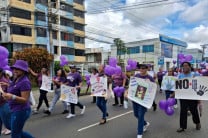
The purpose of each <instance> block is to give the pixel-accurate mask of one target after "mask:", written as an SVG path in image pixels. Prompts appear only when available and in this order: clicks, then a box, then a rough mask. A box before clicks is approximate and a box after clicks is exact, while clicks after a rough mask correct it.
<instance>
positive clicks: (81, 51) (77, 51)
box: [75, 49, 85, 56]
mask: <svg viewBox="0 0 208 138" xmlns="http://www.w3.org/2000/svg"><path fill="white" fill-rule="evenodd" d="M84 55H85V50H80V49H75V56H84Z"/></svg>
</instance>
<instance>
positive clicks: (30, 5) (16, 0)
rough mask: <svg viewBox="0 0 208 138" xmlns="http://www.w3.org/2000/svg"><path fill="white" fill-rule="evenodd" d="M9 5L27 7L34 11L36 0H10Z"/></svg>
mask: <svg viewBox="0 0 208 138" xmlns="http://www.w3.org/2000/svg"><path fill="white" fill-rule="evenodd" d="M9 7H16V8H20V9H26V10H28V11H34V1H33V0H31V3H27V2H22V1H20V0H10V3H9Z"/></svg>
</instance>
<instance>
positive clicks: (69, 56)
mask: <svg viewBox="0 0 208 138" xmlns="http://www.w3.org/2000/svg"><path fill="white" fill-rule="evenodd" d="M64 56H66V57H67V59H68V61H74V59H75V56H74V55H64Z"/></svg>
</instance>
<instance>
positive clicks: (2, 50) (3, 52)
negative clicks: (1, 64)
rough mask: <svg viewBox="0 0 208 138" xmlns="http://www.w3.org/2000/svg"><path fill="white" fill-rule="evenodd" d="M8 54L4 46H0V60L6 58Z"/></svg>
mask: <svg viewBox="0 0 208 138" xmlns="http://www.w3.org/2000/svg"><path fill="white" fill-rule="evenodd" d="M8 56H9V51H8V50H7V49H6V48H5V47H3V46H0V60H3V59H6V58H8Z"/></svg>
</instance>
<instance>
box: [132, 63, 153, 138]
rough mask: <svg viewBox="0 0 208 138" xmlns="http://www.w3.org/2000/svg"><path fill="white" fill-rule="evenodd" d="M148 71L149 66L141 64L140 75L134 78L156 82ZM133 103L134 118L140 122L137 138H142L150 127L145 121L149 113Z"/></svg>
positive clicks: (144, 108)
mask: <svg viewBox="0 0 208 138" xmlns="http://www.w3.org/2000/svg"><path fill="white" fill-rule="evenodd" d="M147 71H148V66H147V65H146V64H140V73H138V74H136V75H135V76H134V77H138V78H142V79H148V80H150V81H151V82H155V80H154V79H153V77H151V76H150V75H148V72H147ZM132 103H133V111H134V116H135V117H136V118H137V120H138V128H137V131H138V132H137V138H142V135H143V132H144V131H146V130H147V128H148V126H149V125H150V123H149V122H147V121H145V120H144V116H145V113H146V111H147V108H146V107H144V106H142V105H140V104H138V103H136V102H132Z"/></svg>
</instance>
